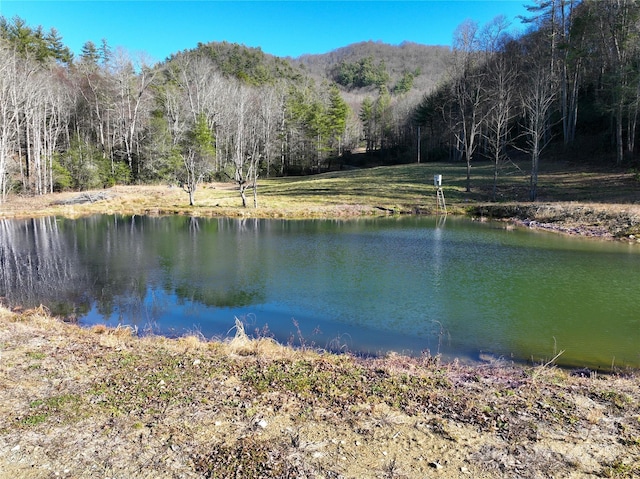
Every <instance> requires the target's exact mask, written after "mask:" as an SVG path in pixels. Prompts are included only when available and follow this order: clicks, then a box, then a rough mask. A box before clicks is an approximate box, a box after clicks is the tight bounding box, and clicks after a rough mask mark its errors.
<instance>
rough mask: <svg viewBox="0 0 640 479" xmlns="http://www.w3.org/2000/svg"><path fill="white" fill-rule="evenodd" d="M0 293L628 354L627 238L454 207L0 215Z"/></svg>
mask: <svg viewBox="0 0 640 479" xmlns="http://www.w3.org/2000/svg"><path fill="white" fill-rule="evenodd" d="M0 235H1V236H0V261H1V265H2V268H1V270H2V272H1V273H0V296H3V297H6V298H7V301H8V302H9V303H11V304H18V303H19V304H23V305H37V304H40V303H43V304H45V305H47V306H48V307H50V308H51V309H52V310H53V311H54V312H56V313H59V314H62V315H65V316H71V315H73V316H74V317H76V318H78V319H79V321H80V322H81V323H82V324H85V325H90V324H95V323H106V324H110V325H116V324H130V325H134V326H135V327H137V328H138V330H139V331H141V332H143V331H145V330H146V331H153V332H156V333H162V334H167V335H180V334H185V333H186V332H197V333H198V334H202V335H203V336H205V337H207V338H211V337H223V336H225V335H227V334H233V330H232V328H233V326H234V318H235V317H237V318H239V319H241V320H242V321H243V322H244V323H245V328H246V329H247V331H248V332H254V331H259V334H267V335H271V336H273V337H275V338H276V339H277V340H278V341H280V342H282V343H291V344H294V345H299V344H301V343H303V344H305V345H307V346H314V347H319V348H325V349H330V350H335V351H345V350H348V351H352V352H356V353H361V354H380V353H384V352H386V351H389V350H394V351H399V352H402V353H406V354H414V355H418V354H422V353H424V352H426V351H428V352H429V353H431V354H442V355H443V356H444V357H445V358H446V359H451V358H454V357H458V358H461V359H469V360H474V359H477V358H478V357H479V356H480V355H481V354H483V353H488V354H492V355H494V356H503V357H505V358H508V359H514V360H518V361H531V360H533V361H535V362H539V361H545V360H548V359H550V358H552V357H553V356H555V355H556V354H557V353H559V352H561V351H563V353H562V355H561V356H560V357H559V359H558V362H559V363H560V364H563V365H566V366H571V367H591V368H602V369H608V368H610V367H611V366H612V365H613V366H614V367H618V368H623V367H633V368H638V367H640V248H639V247H638V246H630V245H626V244H621V243H614V242H605V241H593V240H581V239H576V238H566V237H562V236H558V235H554V234H549V233H541V232H533V231H529V230H511V231H506V230H504V229H502V228H501V227H500V225H495V224H491V223H475V222H471V221H468V220H464V219H458V218H447V219H446V221H444V222H443V221H442V219H437V218H424V217H406V218H404V217H403V218H379V219H358V220H349V221H287V220H235V219H202V218H188V217H166V218H151V217H133V218H132V217H118V216H95V217H90V218H83V219H79V220H67V219H55V218H43V219H37V220H25V221H18V220H15V221H9V220H3V221H2V222H0Z"/></svg>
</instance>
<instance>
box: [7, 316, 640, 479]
mask: <svg viewBox="0 0 640 479" xmlns="http://www.w3.org/2000/svg"><path fill="white" fill-rule="evenodd" d="M0 347H1V362H0V471H2V476H3V477H16V478H40V477H42V478H44V477H69V478H77V477H83V478H104V477H118V478H129V477H136V478H164V477H184V478H191V477H193V478H196V477H224V478H229V477H241V478H258V477H280V478H281V477H309V478H311V477H314V478H321V477H324V478H415V477H444V478H454V477H455V478H458V477H474V478H494V477H495V478H498V477H523V478H538V477H554V478H561V477H576V478H577V477H629V478H630V477H638V475H639V474H640V377H638V376H637V375H633V374H629V375H624V376H622V375H608V376H604V375H593V374H591V375H590V374H588V373H585V372H582V374H571V373H570V372H567V371H562V370H560V369H557V368H555V367H553V365H551V364H547V365H540V366H537V367H522V366H515V365H511V364H508V363H501V362H494V363H487V364H484V365H480V366H475V367H469V366H463V365H459V364H455V363H454V364H446V365H445V364H440V363H439V361H438V360H437V358H433V357H424V358H419V359H412V358H405V357H399V356H389V357H387V358H384V359H371V360H363V359H357V358H353V357H350V356H347V355H342V356H333V355H328V354H320V353H318V352H314V351H304V350H292V349H288V348H286V347H282V346H279V345H277V344H275V343H273V342H271V341H269V340H266V339H265V340H260V341H250V340H248V339H247V338H246V336H244V335H243V332H242V330H239V331H238V334H237V335H236V338H235V339H233V340H232V341H228V342H225V343H220V342H204V341H201V340H200V339H198V338H195V337H187V338H181V339H177V340H169V339H166V338H162V337H146V338H142V339H140V338H136V337H134V336H132V335H131V332H130V330H128V329H122V328H121V329H114V330H108V329H106V328H104V327H94V328H92V329H82V328H79V327H77V326H74V325H70V324H65V323H62V322H60V321H57V320H55V319H53V318H50V317H49V316H48V315H47V314H46V312H45V311H28V312H25V313H23V314H20V315H18V314H14V313H11V312H9V311H7V310H0Z"/></svg>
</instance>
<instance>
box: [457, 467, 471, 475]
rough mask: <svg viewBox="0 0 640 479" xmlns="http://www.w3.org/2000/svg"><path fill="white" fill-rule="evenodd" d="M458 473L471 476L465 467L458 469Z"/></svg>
mask: <svg viewBox="0 0 640 479" xmlns="http://www.w3.org/2000/svg"><path fill="white" fill-rule="evenodd" d="M460 472H461V473H462V474H467V475H469V474H471V471H470V470H469V469H467V468H466V467H464V466H462V467H461V468H460Z"/></svg>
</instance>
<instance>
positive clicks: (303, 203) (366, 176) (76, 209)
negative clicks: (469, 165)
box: [0, 163, 640, 239]
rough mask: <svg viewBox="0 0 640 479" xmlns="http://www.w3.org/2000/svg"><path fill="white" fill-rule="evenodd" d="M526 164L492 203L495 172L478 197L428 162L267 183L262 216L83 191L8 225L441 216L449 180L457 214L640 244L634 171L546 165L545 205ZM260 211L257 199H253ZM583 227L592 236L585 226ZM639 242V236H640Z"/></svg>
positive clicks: (22, 205) (167, 195)
mask: <svg viewBox="0 0 640 479" xmlns="http://www.w3.org/2000/svg"><path fill="white" fill-rule="evenodd" d="M525 170H526V164H523V165H521V166H520V167H515V166H514V167H512V168H511V169H506V170H504V171H503V172H502V176H501V178H500V179H499V183H498V198H497V199H498V201H497V202H490V201H489V199H490V198H491V195H492V185H493V183H492V181H493V180H492V175H493V171H492V168H491V165H489V164H480V165H479V166H476V167H474V169H473V175H472V189H471V192H466V188H465V186H466V176H465V175H466V173H465V169H464V168H463V167H462V166H461V165H460V164H449V163H427V164H420V165H417V164H413V165H401V166H393V167H379V168H371V169H362V170H350V171H342V172H334V173H325V174H321V175H316V176H308V177H289V178H273V179H268V178H265V179H261V180H260V181H259V193H258V208H253V207H249V208H242V207H241V200H240V195H239V193H238V191H237V189H236V188H235V187H234V186H233V185H232V184H208V185H203V186H202V187H201V188H200V189H199V190H198V191H197V193H196V206H194V207H189V205H188V197H187V194H186V193H185V192H183V191H182V190H181V189H180V188H178V187H170V186H167V185H161V186H128V187H123V186H117V187H114V188H111V189H109V190H106V191H103V192H92V194H93V198H95V199H98V201H95V202H84V203H82V204H74V203H73V200H74V199H76V198H77V197H78V194H77V193H60V194H54V195H44V196H38V197H22V196H10V197H9V200H8V201H7V202H6V203H5V204H2V205H0V217H5V218H12V217H25V216H34V215H38V216H40V215H63V216H71V217H74V216H80V215H86V214H92V213H123V214H155V215H158V214H185V215H197V216H254V217H256V216H257V217H265V218H271V217H287V218H318V217H330V218H335V217H351V216H359V215H380V214H394V213H396V214H405V213H409V214H410V213H422V214H431V213H434V212H435V211H436V191H435V188H434V186H433V175H434V174H442V175H443V177H444V192H445V196H446V201H447V208H448V211H449V213H453V214H471V215H474V216H479V217H492V218H501V219H503V218H508V219H511V218H513V219H516V220H520V221H526V222H527V224H528V225H532V223H531V222H532V221H534V222H536V226H537V227H540V228H547V229H552V230H556V231H563V232H567V233H577V234H591V235H596V236H604V237H613V236H617V237H628V236H629V235H636V236H640V234H638V233H640V182H639V181H638V179H637V175H636V174H635V173H634V172H632V171H628V172H625V171H620V170H600V169H597V168H593V167H590V168H586V167H583V168H569V167H567V165H564V164H553V163H552V164H546V165H544V167H543V168H542V171H541V172H540V187H539V192H540V195H539V201H538V202H536V203H534V204H532V203H530V202H528V201H527V197H528V177H527V175H526V173H525ZM250 203H251V204H252V198H250ZM580 227H582V229H581V228H580ZM632 239H634V238H632Z"/></svg>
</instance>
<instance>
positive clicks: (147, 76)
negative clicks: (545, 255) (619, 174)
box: [0, 0, 640, 201]
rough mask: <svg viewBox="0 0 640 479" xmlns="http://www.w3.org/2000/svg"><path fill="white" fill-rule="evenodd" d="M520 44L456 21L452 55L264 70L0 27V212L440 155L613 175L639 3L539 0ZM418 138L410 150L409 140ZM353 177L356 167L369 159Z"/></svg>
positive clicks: (347, 53) (429, 52)
mask: <svg viewBox="0 0 640 479" xmlns="http://www.w3.org/2000/svg"><path fill="white" fill-rule="evenodd" d="M530 13H531V17H530V18H529V19H528V24H529V27H530V28H529V30H528V31H527V32H526V33H525V34H522V35H519V36H515V35H514V34H512V33H510V26H509V25H507V24H506V22H505V20H504V18H502V17H498V18H496V19H495V20H494V21H492V22H490V23H489V24H487V25H484V26H479V25H477V24H475V23H473V22H470V21H467V22H464V23H463V24H461V25H460V27H459V28H458V29H457V31H456V32H455V41H454V46H453V48H447V47H425V46H422V45H416V44H412V43H403V44H401V45H399V46H390V45H385V44H381V43H376V42H365V43H361V44H356V45H352V46H349V47H345V48H342V49H338V50H336V51H334V52H330V53H328V54H325V55H305V56H303V57H301V58H299V59H290V58H286V59H283V58H277V57H274V56H271V55H267V54H265V53H263V52H262V51H261V50H260V49H257V48H247V47H244V46H241V45H236V44H229V43H226V42H222V43H208V44H199V45H198V46H197V47H196V48H194V49H192V50H186V51H183V52H178V53H176V54H174V55H172V56H171V57H169V58H167V59H166V60H165V61H163V62H160V63H157V64H153V63H152V62H151V61H149V59H147V58H146V57H145V56H144V55H137V56H135V57H134V56H132V55H130V54H129V53H128V52H126V51H125V50H123V49H120V48H118V49H113V48H112V47H111V46H110V45H109V44H108V42H107V41H106V40H103V41H102V42H101V43H100V45H96V44H94V43H92V42H90V41H88V42H86V43H85V45H84V46H83V48H82V51H81V52H80V54H79V55H78V56H77V57H76V56H74V55H73V53H72V52H71V51H70V50H69V48H68V47H66V46H65V45H64V43H63V41H62V38H61V36H60V34H59V33H58V32H57V31H56V30H54V29H52V30H50V31H49V32H44V31H43V30H42V28H39V27H38V28H33V27H30V26H29V25H28V24H27V23H26V21H24V20H22V19H20V18H17V17H16V18H14V19H10V20H9V19H5V18H3V17H0V198H4V197H5V196H6V195H7V194H9V193H10V192H29V193H35V194H41V193H45V192H50V191H56V190H65V189H74V190H82V189H88V188H95V187H102V186H108V185H113V184H116V183H145V182H160V181H162V182H171V183H177V184H180V185H182V186H184V187H185V189H187V191H189V192H190V193H191V199H192V201H193V192H194V191H195V189H196V187H197V185H198V184H199V183H200V182H202V181H205V180H209V179H216V178H217V179H232V180H234V181H236V182H237V183H238V185H239V186H240V189H241V190H242V191H244V189H246V188H250V187H251V186H254V185H255V184H256V182H257V179H258V178H259V177H265V176H271V175H291V174H307V173H313V172H319V171H323V170H326V169H328V168H334V167H337V166H338V165H340V164H341V163H344V162H347V161H350V158H352V156H350V155H345V153H346V152H349V151H352V150H354V149H356V148H359V147H362V148H363V149H365V150H367V151H369V152H370V153H371V158H373V161H375V162H377V163H379V162H392V161H393V162H407V161H416V158H417V156H416V149H417V145H418V144H419V145H420V154H421V158H420V159H421V160H423V161H424V160H432V159H451V160H456V161H462V162H464V164H466V165H467V170H468V184H467V186H468V188H469V189H470V188H471V186H472V182H471V165H472V164H473V163H474V162H475V161H478V160H479V159H483V160H484V161H487V160H490V161H492V162H493V163H494V165H495V177H496V180H497V178H498V175H499V174H500V171H501V168H502V167H503V166H504V165H505V164H506V163H508V162H509V161H510V160H511V158H512V155H513V153H514V152H519V154H520V155H521V156H522V155H527V156H528V158H530V160H531V172H530V174H531V198H532V199H535V197H536V187H537V171H538V165H539V161H540V159H541V157H543V155H544V154H545V152H546V151H550V150H551V149H550V147H551V146H553V148H554V151H562V152H563V153H564V154H567V155H572V154H573V152H576V151H580V152H589V155H594V154H596V155H599V156H601V157H603V158H610V159H611V160H610V161H611V162H612V164H618V165H622V164H623V163H625V162H627V161H629V160H633V159H634V158H635V157H634V155H635V154H636V152H637V146H636V141H635V140H636V138H637V116H638V107H639V104H640V68H639V65H640V46H639V45H640V43H638V41H637V39H638V38H639V33H640V31H639V29H640V28H639V25H640V3H639V2H636V1H631V0H618V1H616V2H601V1H596V0H584V1H582V2H580V1H577V0H549V1H545V2H536V4H534V5H533V6H532V7H530ZM418 133H419V134H420V142H418V141H417V140H418V137H417V134H418ZM365 163H366V162H365Z"/></svg>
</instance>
